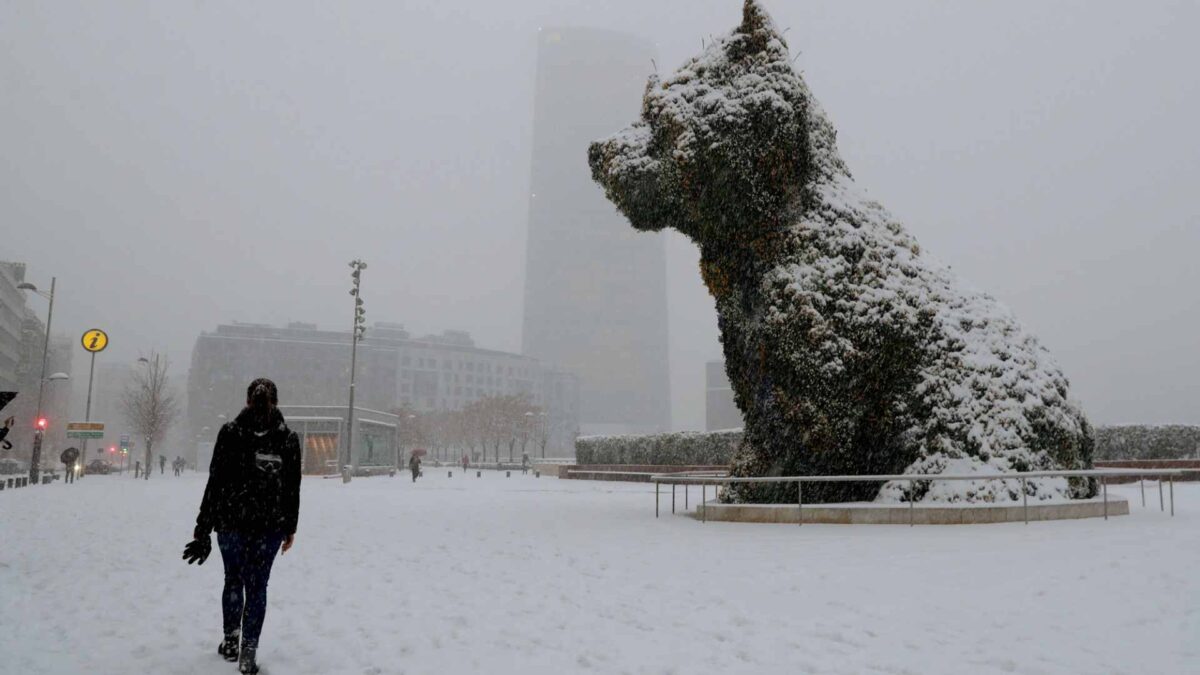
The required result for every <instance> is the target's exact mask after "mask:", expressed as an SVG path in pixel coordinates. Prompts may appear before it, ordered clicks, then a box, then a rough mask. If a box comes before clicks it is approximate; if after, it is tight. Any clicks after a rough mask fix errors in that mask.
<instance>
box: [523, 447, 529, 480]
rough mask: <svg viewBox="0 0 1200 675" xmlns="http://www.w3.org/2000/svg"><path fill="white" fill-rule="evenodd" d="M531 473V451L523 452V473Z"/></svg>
mask: <svg viewBox="0 0 1200 675" xmlns="http://www.w3.org/2000/svg"><path fill="white" fill-rule="evenodd" d="M527 473H529V453H528V452H525V451H522V452H521V475H525V474H527Z"/></svg>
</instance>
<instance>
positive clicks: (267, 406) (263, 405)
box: [246, 377, 279, 413]
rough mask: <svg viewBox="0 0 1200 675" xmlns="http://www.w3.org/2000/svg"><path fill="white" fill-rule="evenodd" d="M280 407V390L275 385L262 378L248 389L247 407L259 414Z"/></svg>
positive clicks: (252, 383)
mask: <svg viewBox="0 0 1200 675" xmlns="http://www.w3.org/2000/svg"><path fill="white" fill-rule="evenodd" d="M277 405H279V389H278V388H276V387H275V383H274V382H272V381H270V380H268V379H267V378H265V377H260V378H258V379H257V380H255V381H253V382H251V383H250V386H249V387H247V388H246V407H247V408H250V409H251V410H253V411H255V412H258V413H266V412H269V411H270V410H271V409H272V408H274V407H275V406H277Z"/></svg>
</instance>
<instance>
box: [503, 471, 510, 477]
mask: <svg viewBox="0 0 1200 675" xmlns="http://www.w3.org/2000/svg"><path fill="white" fill-rule="evenodd" d="M504 477H505V478H512V472H511V471H505V472H504Z"/></svg>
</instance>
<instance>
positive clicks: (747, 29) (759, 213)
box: [588, 0, 1096, 503]
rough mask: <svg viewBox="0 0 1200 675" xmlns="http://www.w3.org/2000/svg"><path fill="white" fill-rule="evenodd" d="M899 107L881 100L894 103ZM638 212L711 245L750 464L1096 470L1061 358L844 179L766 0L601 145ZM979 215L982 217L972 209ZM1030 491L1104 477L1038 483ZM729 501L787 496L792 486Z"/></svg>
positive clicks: (653, 84) (900, 496)
mask: <svg viewBox="0 0 1200 675" xmlns="http://www.w3.org/2000/svg"><path fill="white" fill-rule="evenodd" d="M882 112H883V113H884V114H886V111H882ZM588 161H589V163H590V165H591V169H592V176H593V178H594V179H595V180H596V181H597V182H598V183H599V184H600V185H601V186H603V188H604V190H605V194H606V195H607V196H608V198H609V199H610V200H611V201H612V202H613V203H614V204H615V205H616V206H617V208H618V209H620V210H621V212H622V213H623V214H625V216H626V217H628V219H629V221H630V223H631V224H632V225H633V227H634V228H636V229H639V230H647V231H658V230H662V229H664V228H668V227H670V228H675V229H677V230H679V231H680V232H682V233H683V234H684V235H686V236H688V237H689V238H690V239H691V240H692V241H694V242H695V243H696V244H697V246H698V247H699V249H700V272H701V276H702V278H703V280H704V282H705V284H706V286H707V287H708V290H709V292H710V293H711V294H712V296H713V297H714V298H715V300H716V307H717V317H718V325H719V327H720V330H721V342H722V345H723V349H724V353H725V363H726V370H727V373H728V375H729V380H730V383H731V384H732V387H733V391H734V398H735V400H736V401H737V404H738V408H739V409H741V410H742V412H743V414H744V418H745V421H746V438H745V442H744V443H743V444H742V445H741V447H740V449H739V450H738V452H737V453H736V455H735V457H734V460H733V463H732V466H731V470H732V472H733V473H734V474H735V475H739V476H764V475H773V474H774V475H780V474H782V475H788V474H790V475H796V474H809V475H821V474H825V475H831V474H899V473H923V474H931V475H934V474H938V473H944V472H954V473H995V472H1005V471H1018V470H1036V469H1073V468H1088V467H1090V466H1091V462H1092V446H1093V438H1092V433H1091V428H1090V426H1089V424H1088V421H1087V419H1086V418H1085V417H1084V414H1083V412H1082V410H1081V409H1080V407H1079V406H1078V405H1077V404H1076V403H1075V402H1074V401H1073V400H1072V399H1071V398H1070V392H1069V385H1068V382H1067V378H1066V376H1065V375H1064V374H1063V372H1062V370H1061V368H1059V366H1058V364H1057V363H1056V362H1055V360H1054V359H1053V357H1051V356H1050V354H1049V352H1047V351H1046V350H1045V349H1044V348H1043V347H1042V345H1041V344H1040V343H1039V342H1038V340H1037V339H1036V338H1035V337H1034V336H1033V335H1032V334H1031V333H1029V332H1028V331H1027V330H1025V328H1024V327H1022V326H1021V324H1020V323H1019V322H1018V321H1017V320H1016V318H1015V317H1014V316H1013V315H1012V313H1011V312H1010V311H1009V310H1008V309H1007V308H1005V307H1004V306H1003V305H1001V304H1000V303H999V302H997V301H996V300H995V299H994V298H992V297H990V296H988V295H986V294H984V293H982V292H980V291H977V290H974V289H972V288H970V287H969V286H967V285H965V284H964V283H962V282H961V281H960V280H959V279H958V278H957V277H956V276H955V275H954V274H953V273H951V271H950V270H949V268H947V267H946V266H944V265H941V264H939V263H937V262H936V261H934V260H932V259H931V258H930V257H929V256H928V255H926V254H925V253H924V252H923V251H922V250H921V247H920V246H919V245H918V244H917V242H916V240H915V239H914V238H913V237H912V236H911V235H910V234H909V233H908V232H907V231H906V230H905V229H904V227H903V226H902V225H901V224H900V222H899V221H898V220H896V218H895V217H894V216H892V214H890V213H889V212H888V211H887V210H886V209H885V208H884V207H883V206H881V205H880V204H879V203H877V202H875V201H874V200H872V199H871V198H870V196H869V195H868V194H867V193H866V191H865V190H863V189H862V188H860V187H859V186H858V185H857V184H856V183H855V181H854V179H853V178H852V177H851V175H850V171H849V169H848V168H847V166H846V164H845V162H844V161H843V160H842V158H841V156H840V155H839V154H838V150H837V132H836V130H835V129H834V127H833V125H832V124H831V123H830V121H829V120H828V118H827V117H826V115H825V113H824V111H823V110H822V109H821V106H820V104H819V103H817V101H816V99H815V98H814V96H813V95H812V92H811V91H810V90H809V89H808V86H807V85H806V84H805V83H804V81H803V80H802V79H801V77H800V75H799V73H798V72H797V71H796V70H795V68H794V67H793V66H792V58H791V56H790V55H789V53H788V46H787V44H786V42H785V41H784V39H783V35H782V34H781V33H780V31H779V30H777V29H776V27H775V25H774V22H773V21H772V20H771V18H770V17H769V16H768V15H767V13H766V11H765V10H764V9H763V8H762V6H761V5H760V3H759V2H758V0H746V3H745V8H744V10H743V16H742V23H741V25H740V26H738V28H736V29H735V30H733V31H732V32H731V33H729V34H727V35H725V36H722V37H718V38H716V39H714V40H712V41H710V42H709V43H708V44H707V46H706V48H705V50H704V51H703V53H701V54H700V55H699V56H697V57H695V58H693V59H691V60H690V61H688V62H687V63H685V64H684V65H683V67H682V68H680V69H679V70H678V71H677V72H676V73H675V74H674V75H672V76H671V77H669V78H668V79H666V80H665V81H661V82H660V81H659V80H658V79H657V78H656V77H652V78H651V79H650V82H649V84H648V85H647V87H646V92H645V95H644V97H643V100H642V112H641V117H640V119H639V120H638V121H637V122H635V123H634V124H633V125H632V126H630V127H628V128H626V129H625V130H623V131H619V132H617V133H616V134H614V135H613V136H611V137H609V138H606V139H604V140H601V141H598V142H596V143H593V144H592V145H591V147H590V148H589V149H588ZM964 226H965V227H970V226H971V224H970V223H965V224H964ZM1028 486H1029V487H1028V489H1029V494H1030V496H1032V497H1033V498H1035V499H1047V498H1054V497H1059V498H1062V497H1086V496H1090V495H1092V494H1094V493H1095V489H1096V485H1095V482H1094V481H1087V480H1071V481H1067V480H1062V479H1039V480H1031V481H1029V482H1028ZM804 494H805V498H806V500H811V501H862V500H870V499H876V498H878V499H881V500H887V501H896V500H914V499H915V500H925V501H959V500H966V501H1013V500H1020V499H1021V495H1020V491H1019V490H1015V489H1013V484H1012V482H1011V481H1008V482H1007V483H1006V482H1004V481H990V482H989V481H980V482H979V483H975V484H973V483H967V482H951V481H942V482H938V481H937V480H936V479H931V480H930V481H928V482H926V483H922V484H919V485H917V486H916V488H915V489H914V490H912V491H911V492H910V491H909V488H908V485H907V484H906V483H896V484H887V485H884V486H883V487H882V489H881V488H880V487H879V486H878V485H872V484H870V483H830V484H815V485H814V486H813V487H812V488H811V492H810V489H809V488H807V487H806V488H805V491H804ZM723 498H726V499H729V500H732V501H745V502H776V503H778V502H793V501H795V499H796V486H795V485H787V484H782V483H781V484H765V483H764V484H742V485H737V486H735V487H733V488H731V489H729V490H727V491H725V493H723Z"/></svg>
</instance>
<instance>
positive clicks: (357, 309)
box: [342, 260, 367, 483]
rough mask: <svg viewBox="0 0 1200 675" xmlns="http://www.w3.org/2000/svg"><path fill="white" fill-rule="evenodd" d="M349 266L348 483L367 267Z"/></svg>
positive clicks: (344, 468) (345, 480)
mask: <svg viewBox="0 0 1200 675" xmlns="http://www.w3.org/2000/svg"><path fill="white" fill-rule="evenodd" d="M350 268H351V269H352V270H354V271H353V272H351V273H350V278H351V279H353V280H354V282H353V283H354V287H353V288H351V289H350V295H353V296H354V327H353V331H352V332H351V335H350V406H349V415H348V416H347V418H346V458H345V459H344V460H343V461H342V482H343V483H349V482H350V476H351V475H352V474H353V473H354V375H355V370H356V366H357V362H358V341H359V340H361V339H362V336H363V333H364V332H366V330H367V327H366V323H367V319H366V310H365V309H363V301H362V297H361V296H360V295H359V286H360V284H361V283H362V271H363V270H365V269H367V263H365V262H363V261H361V260H352V261H351V262H350Z"/></svg>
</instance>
